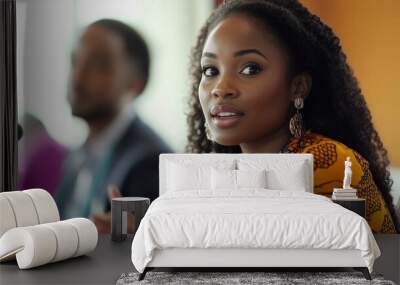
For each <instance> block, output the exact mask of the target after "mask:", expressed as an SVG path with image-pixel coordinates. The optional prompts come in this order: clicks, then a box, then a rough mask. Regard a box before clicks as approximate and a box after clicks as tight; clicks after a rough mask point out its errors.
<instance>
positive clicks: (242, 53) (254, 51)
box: [234, 49, 267, 59]
mask: <svg viewBox="0 0 400 285" xmlns="http://www.w3.org/2000/svg"><path fill="white" fill-rule="evenodd" d="M249 53H255V54H258V55H259V56H262V57H263V58H265V59H267V57H266V56H265V55H264V54H263V53H262V52H261V51H259V50H258V49H244V50H240V51H237V52H235V53H234V56H235V57H237V56H242V55H246V54H249Z"/></svg>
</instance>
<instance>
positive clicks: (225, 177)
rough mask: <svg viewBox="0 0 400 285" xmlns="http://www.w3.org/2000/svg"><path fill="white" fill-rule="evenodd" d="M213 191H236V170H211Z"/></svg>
mask: <svg viewBox="0 0 400 285" xmlns="http://www.w3.org/2000/svg"><path fill="white" fill-rule="evenodd" d="M211 189H212V190H222V189H224V190H235V189H236V170H232V169H216V168H214V167H213V168H211Z"/></svg>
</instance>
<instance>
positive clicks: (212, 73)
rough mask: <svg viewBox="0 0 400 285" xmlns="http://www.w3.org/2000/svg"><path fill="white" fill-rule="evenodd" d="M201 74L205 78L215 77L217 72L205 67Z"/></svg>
mask: <svg viewBox="0 0 400 285" xmlns="http://www.w3.org/2000/svg"><path fill="white" fill-rule="evenodd" d="M203 74H204V76H206V77H211V76H215V75H218V70H217V69H216V68H215V67H212V66H206V67H204V68H203Z"/></svg>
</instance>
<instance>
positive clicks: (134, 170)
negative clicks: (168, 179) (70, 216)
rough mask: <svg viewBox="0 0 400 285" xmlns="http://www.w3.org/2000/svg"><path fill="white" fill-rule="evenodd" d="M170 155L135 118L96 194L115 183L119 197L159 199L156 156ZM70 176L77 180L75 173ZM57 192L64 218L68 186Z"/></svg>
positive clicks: (120, 142)
mask: <svg viewBox="0 0 400 285" xmlns="http://www.w3.org/2000/svg"><path fill="white" fill-rule="evenodd" d="M170 152H171V149H170V148H169V147H168V146H167V145H166V143H165V142H164V141H163V140H162V139H161V138H160V137H159V136H158V135H157V134H156V133H155V132H154V131H153V130H152V129H150V127H149V126H148V125H146V124H145V123H144V122H143V121H142V120H141V119H140V118H139V117H138V116H136V117H135V118H134V119H133V121H132V122H131V124H130V125H129V126H128V128H127V130H126V131H125V132H124V134H123V135H122V136H121V138H120V140H119V141H118V142H117V143H116V146H115V149H114V155H113V156H112V161H111V162H110V167H109V171H108V173H106V175H105V177H104V178H105V179H103V183H102V184H101V185H100V187H99V191H107V186H108V185H109V184H114V185H116V186H117V187H118V188H119V190H120V191H121V194H122V196H136V197H148V198H150V200H151V201H153V200H154V199H156V198H157V197H158V188H159V187H158V186H159V185H158V183H159V181H158V169H159V166H158V165H159V163H158V161H159V154H161V153H170ZM66 167H67V168H68V166H66ZM66 172H68V169H66ZM66 175H67V174H66ZM74 176H75V177H74ZM72 177H74V178H76V174H75V175H74V174H73V175H72ZM70 180H74V179H70ZM72 185H74V184H72ZM59 190H60V193H57V194H56V201H57V205H58V207H59V210H60V214H61V216H63V201H65V200H66V199H68V196H70V195H71V193H68V192H69V191H71V189H70V190H69V191H68V187H61V188H60V189H59ZM105 196H107V195H105ZM104 203H105V206H106V207H105V209H106V210H107V211H108V210H110V203H109V201H108V199H105V201H104Z"/></svg>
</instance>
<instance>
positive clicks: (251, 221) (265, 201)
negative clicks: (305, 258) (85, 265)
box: [132, 189, 380, 272]
mask: <svg viewBox="0 0 400 285" xmlns="http://www.w3.org/2000/svg"><path fill="white" fill-rule="evenodd" d="M167 248H202V249H204V248H254V249H257V248H258V249H266V248H268V249H334V250H338V249H339V250H340V249H346V250H359V251H360V252H361V257H362V258H363V260H364V261H365V266H367V267H368V268H369V270H370V271H371V272H372V267H373V263H374V260H375V259H376V258H377V257H378V256H379V255H380V251H379V248H378V246H377V244H376V241H375V239H374V237H373V235H372V232H371V229H370V227H369V225H368V223H367V222H366V221H365V219H363V218H362V217H360V216H359V215H357V214H355V213H353V212H351V211H349V210H346V209H344V208H343V207H341V206H339V205H337V204H335V203H333V202H332V201H331V200H330V199H328V198H326V197H323V196H320V195H316V194H312V193H308V192H299V191H278V190H265V189H263V190H258V189H251V190H250V189H249V190H241V191H235V192H230V193H227V192H224V193H221V194H220V196H218V197H216V196H212V195H210V196H208V195H206V194H202V196H199V192H198V191H182V192H171V193H166V194H164V195H162V196H161V197H159V198H158V199H156V200H155V201H154V202H153V203H152V204H151V206H150V208H149V209H148V211H147V213H146V215H145V217H144V218H143V220H142V221H141V223H140V226H139V228H138V231H137V232H136V235H135V237H134V240H133V243H132V262H133V264H134V266H135V268H136V269H137V270H138V271H139V272H143V270H144V268H145V267H146V266H147V264H148V263H149V262H150V261H151V260H152V258H153V256H154V251H155V250H156V249H167Z"/></svg>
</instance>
